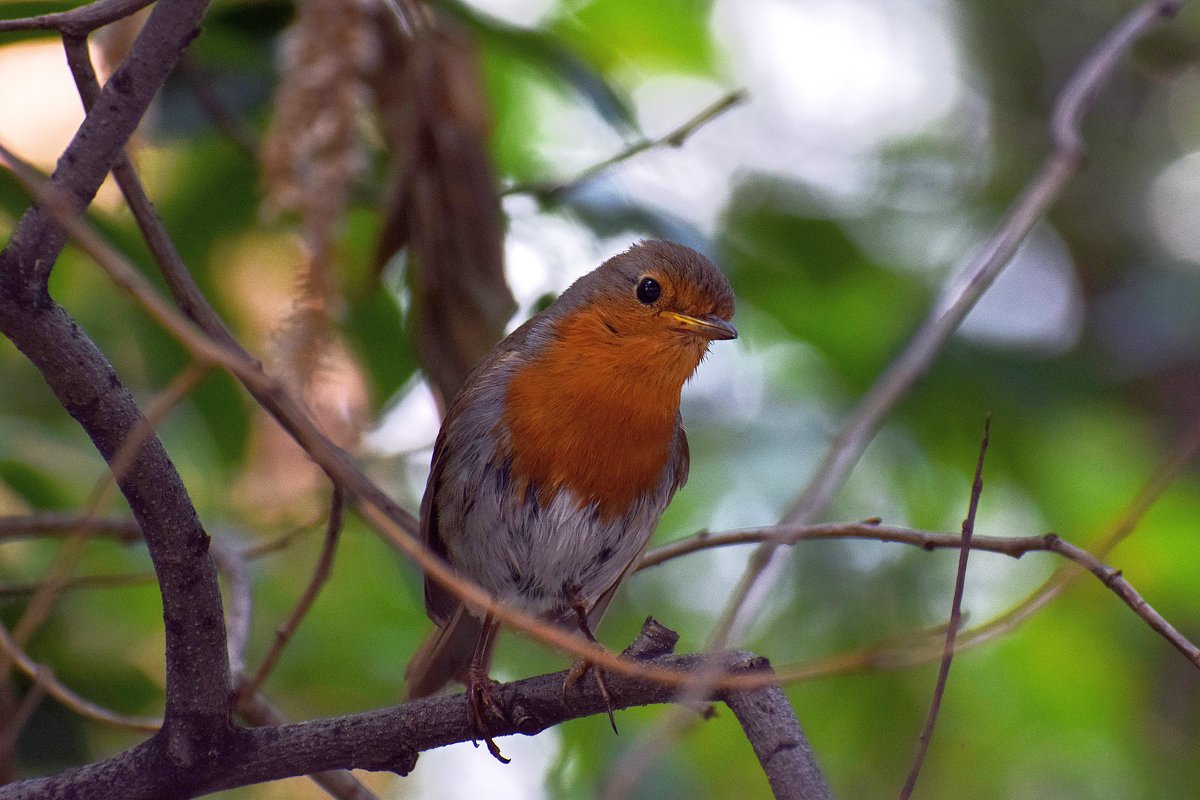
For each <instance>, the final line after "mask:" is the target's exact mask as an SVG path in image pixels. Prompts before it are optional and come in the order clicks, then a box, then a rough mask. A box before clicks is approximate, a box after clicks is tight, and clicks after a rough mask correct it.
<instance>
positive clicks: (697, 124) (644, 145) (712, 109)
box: [501, 89, 746, 199]
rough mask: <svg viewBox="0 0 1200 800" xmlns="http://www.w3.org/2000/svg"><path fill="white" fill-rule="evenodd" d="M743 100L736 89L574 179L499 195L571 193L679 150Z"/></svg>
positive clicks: (743, 95) (515, 188) (743, 94)
mask: <svg viewBox="0 0 1200 800" xmlns="http://www.w3.org/2000/svg"><path fill="white" fill-rule="evenodd" d="M745 99H746V92H745V91H744V90H742V89H739V90H737V91H735V92H730V93H729V94H727V95H725V96H724V97H722V98H721V99H719V100H717V101H716V102H715V103H713V104H712V105H709V106H708V107H706V108H704V109H702V110H701V111H700V112H699V113H697V114H696V115H695V116H693V117H692V118H691V119H689V120H688V121H687V122H684V123H683V124H682V125H680V126H679V127H678V128H676V129H675V130H673V131H671V132H670V133H667V134H665V135H663V136H659V137H658V138H656V139H642V140H641V141H639V142H635V143H634V144H632V145H630V146H629V147H627V148H625V149H624V150H622V151H621V152H619V153H617V154H616V155H615V156H612V157H611V158H607V159H605V160H604V161H601V162H600V163H598V164H593V165H592V166H590V167H588V168H587V169H585V170H583V171H582V172H580V173H579V174H577V175H575V176H574V177H573V178H568V179H566V180H561V181H547V182H542V183H526V184H517V185H516V186H510V187H509V188H507V189H505V190H504V191H503V192H501V195H505V196H507V195H510V194H533V195H537V196H538V197H542V198H546V199H554V198H555V197H558V196H560V195H562V194H563V193H565V192H567V191H569V190H571V189H574V188H575V187H577V186H580V185H581V184H584V183H587V182H588V181H590V180H591V179H592V178H594V177H596V176H597V175H599V174H600V173H602V172H605V171H606V170H609V169H611V168H612V167H614V166H616V165H617V164H620V163H622V162H624V161H628V160H629V159H631V158H633V157H634V156H636V155H640V154H641V153H644V152H646V151H647V150H655V149H658V148H660V147H682V146H683V144H684V142H686V141H687V140H688V139H689V138H690V137H691V136H692V134H694V133H695V132H696V131H698V130H700V128H702V127H704V126H705V125H707V124H708V123H709V122H712V121H713V120H714V119H716V118H717V117H719V116H721V115H722V114H724V113H725V112H726V111H728V110H729V109H731V108H733V107H734V106H737V105H739V104H740V103H742V102H743V101H744V100H745Z"/></svg>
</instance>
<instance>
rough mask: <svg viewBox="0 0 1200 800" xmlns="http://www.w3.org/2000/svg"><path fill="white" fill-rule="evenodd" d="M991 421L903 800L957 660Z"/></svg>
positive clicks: (985, 428)
mask: <svg viewBox="0 0 1200 800" xmlns="http://www.w3.org/2000/svg"><path fill="white" fill-rule="evenodd" d="M991 427H992V418H991V417H990V416H989V417H988V418H987V419H986V420H985V421H984V423H983V442H982V443H980V445H979V460H978V461H976V462H975V480H974V481H973V482H972V484H971V502H970V504H969V508H968V509H967V518H966V519H965V520H963V524H962V546H961V547H959V550H958V571H957V573H956V575H955V578H954V599H953V601H952V602H951V604H950V624H949V625H947V626H946V644H945V646H944V647H943V648H942V663H941V666H940V667H939V668H938V676H937V683H936V684H934V687H933V699H932V700H931V701H930V703H929V715H928V716H927V717H926V719H925V728H924V730H922V731H921V736H920V739H919V740H918V743H917V754H916V756H915V757H914V758H913V764H912V768H911V769H910V770H909V771H908V778H907V779H906V780H905V781H904V788H903V789H901V790H900V798H901V800H908V798H910V797H912V793H913V790H914V789H916V788H917V778H918V777H919V776H920V774H921V766H922V765H923V764H924V763H925V755H926V754H927V753H928V752H929V743H930V742H931V741H932V740H933V728H934V725H936V724H937V718H938V711H939V710H940V709H941V707H942V696H943V695H944V694H945V691H946V681H947V679H948V678H949V677H950V662H951V661H952V660H953V659H954V639H955V637H957V636H958V627H959V625H961V624H962V599H963V590H964V589H965V588H966V585H967V559H969V558H970V557H971V537H972V536H974V535H975V514H976V512H977V511H978V510H979V498H980V496H981V495H982V494H983V459H984V456H986V455H987V448H988V436H989V434H990V432H991Z"/></svg>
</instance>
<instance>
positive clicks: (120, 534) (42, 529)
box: [0, 511, 142, 544]
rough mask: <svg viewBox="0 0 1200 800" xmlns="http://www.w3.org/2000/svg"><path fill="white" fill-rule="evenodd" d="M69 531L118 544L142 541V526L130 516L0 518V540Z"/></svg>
mask: <svg viewBox="0 0 1200 800" xmlns="http://www.w3.org/2000/svg"><path fill="white" fill-rule="evenodd" d="M73 532H78V533H85V534H87V535H88V536H90V537H92V538H98V537H100V538H106V539H114V540H116V541H118V542H121V543H122V544H133V543H134V542H140V541H141V540H142V529H141V528H139V527H138V525H137V523H136V522H135V521H133V520H131V519H120V518H117V517H88V516H86V515H79V514H64V513H60V512H57V511H38V512H36V513H33V514H20V515H14V516H10V517H0V539H28V538H35V537H38V538H40V537H46V536H66V535H67V534H70V533H73Z"/></svg>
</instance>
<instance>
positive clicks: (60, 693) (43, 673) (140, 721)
mask: <svg viewBox="0 0 1200 800" xmlns="http://www.w3.org/2000/svg"><path fill="white" fill-rule="evenodd" d="M0 653H3V655H4V657H5V658H6V659H7V660H8V661H10V662H12V663H13V664H16V665H17V668H18V669H20V670H21V671H22V672H24V673H25V674H26V675H28V676H29V677H30V678H31V679H33V680H36V681H37V682H38V683H39V685H41V686H42V688H43V689H45V691H46V694H48V695H50V696H51V697H53V698H54V699H55V700H57V701H58V702H59V703H61V704H62V705H63V706H65V707H66V708H68V709H70V710H71V711H74V712H75V713H76V714H79V715H80V716H81V717H87V718H88V719H94V720H96V721H97V722H103V723H106V724H108V725H115V726H117V727H121V728H133V729H135V730H139V731H156V730H158V728H159V726H160V725H161V724H162V723H161V721H160V720H157V719H153V718H151V717H133V716H128V715H126V714H118V713H117V712H115V711H110V710H109V709H107V708H104V707H103V706H99V705H96V704H95V703H93V702H92V701H90V700H85V699H84V698H82V697H80V696H79V695H78V694H76V693H75V692H73V691H72V690H70V689H68V688H67V687H66V686H64V685H63V684H62V683H60V682H59V680H58V679H57V678H55V677H54V673H53V672H51V671H50V668H49V667H47V666H45V665H44V664H39V663H38V662H36V661H34V660H33V659H32V658H30V657H29V656H28V655H27V654H26V653H25V651H24V650H22V649H21V647H20V646H19V645H18V644H17V643H16V642H15V641H13V638H12V636H11V635H9V632H8V629H7V628H6V627H4V625H3V624H2V623H0Z"/></svg>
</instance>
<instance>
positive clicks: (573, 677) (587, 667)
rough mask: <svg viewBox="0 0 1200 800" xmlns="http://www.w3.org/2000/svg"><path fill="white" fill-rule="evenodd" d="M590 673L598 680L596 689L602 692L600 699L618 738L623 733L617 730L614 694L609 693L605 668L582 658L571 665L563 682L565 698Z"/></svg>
mask: <svg viewBox="0 0 1200 800" xmlns="http://www.w3.org/2000/svg"><path fill="white" fill-rule="evenodd" d="M589 672H591V673H592V675H593V676H594V677H595V679H596V688H597V689H598V690H599V691H600V697H602V698H603V699H604V708H605V709H606V710H607V711H608V724H609V725H611V726H612V729H613V733H615V734H617V735H618V736H620V735H621V732H620V731H618V730H617V720H616V718H615V717H614V716H613V699H612V694H611V693H610V692H609V691H608V678H607V677H606V676H605V673H604V668H603V667H600V666H598V665H596V664H593V663H592V662H590V661H588V660H587V659H586V658H581V659H579V660H578V661H576V662H575V663H574V664H572V665H571V669H570V671H569V672H568V673H567V677H566V678H565V679H564V680H563V697H564V698H565V697H566V694H567V690H569V689H570V688H571V687H572V686H574V685H575V684H577V683H579V680H580V678H582V677H583V676H584V675H586V674H588V673H589Z"/></svg>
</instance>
